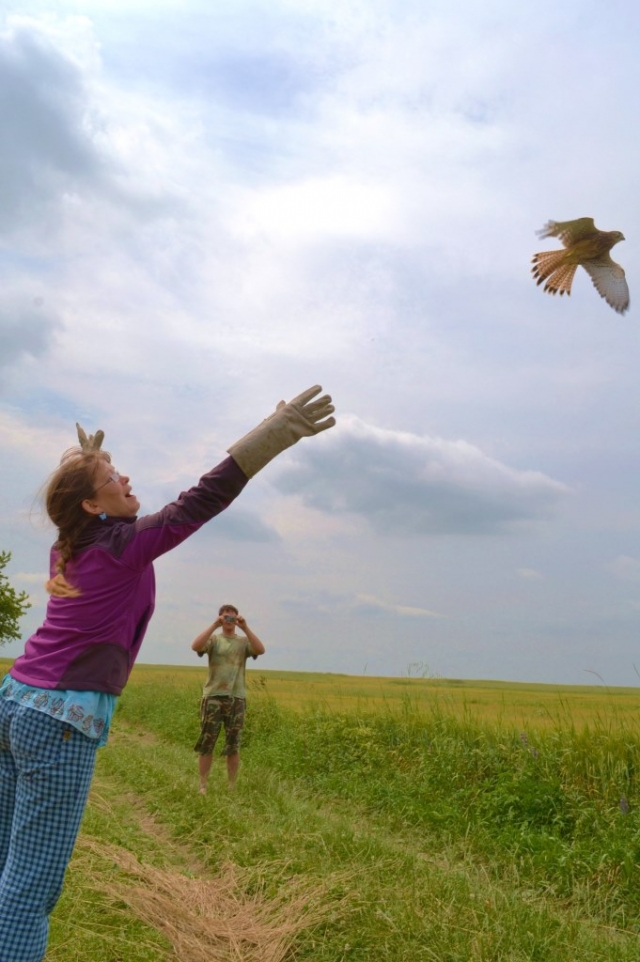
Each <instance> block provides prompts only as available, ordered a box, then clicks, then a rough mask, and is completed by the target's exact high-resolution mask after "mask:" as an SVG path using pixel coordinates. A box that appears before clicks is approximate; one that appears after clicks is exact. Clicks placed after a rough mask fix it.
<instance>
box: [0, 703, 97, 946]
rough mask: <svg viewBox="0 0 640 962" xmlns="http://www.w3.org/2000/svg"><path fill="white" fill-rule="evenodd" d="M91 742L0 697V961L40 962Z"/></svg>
mask: <svg viewBox="0 0 640 962" xmlns="http://www.w3.org/2000/svg"><path fill="white" fill-rule="evenodd" d="M96 749H97V741H96V740H95V739H91V738H87V737H86V735H83V734H82V733H81V732H79V731H78V730H77V729H75V728H72V727H71V726H70V725H67V724H66V723H65V722H61V721H60V720H59V719H57V718H52V717H51V716H50V715H45V714H44V713H43V712H39V711H36V710H35V709H33V708H27V707H25V706H23V705H20V704H18V703H17V702H12V701H8V700H7V699H6V698H2V697H0V962H41V960H42V958H43V957H44V953H45V951H46V947H47V939H48V935H49V914H50V913H51V911H52V910H53V907H54V905H55V904H56V902H57V901H58V898H59V897H60V892H61V891H62V883H63V880H64V874H65V871H66V868H67V864H68V862H69V859H70V858H71V854H72V852H73V846H74V844H75V841H76V837H77V834H78V831H79V829H80V822H81V820H82V814H83V812H84V808H85V805H86V801H87V796H88V794H89V787H90V785H91V778H92V775H93V769H94V765H95V757H96Z"/></svg>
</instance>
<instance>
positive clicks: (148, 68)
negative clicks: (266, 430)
mask: <svg viewBox="0 0 640 962" xmlns="http://www.w3.org/2000/svg"><path fill="white" fill-rule="evenodd" d="M639 39H640V6H639V5H637V4H635V3H633V2H631V0H611V2H610V3H608V4H602V3H599V2H593V0H565V2H564V3H562V4H558V3H557V2H555V0H539V2H536V3H533V2H529V0H524V2H522V3H519V4H514V3H513V2H512V0H485V2H484V3H482V4H479V3H477V2H475V0H460V2H455V0H446V2H445V0H442V2H440V0H433V2H430V0H340V2H338V0H322V2H321V0H203V2H200V0H182V2H179V0H153V2H147V0H126V2H124V0H102V2H100V0H98V2H92V0H86V2H82V0H76V2H72V0H62V2H53V0H52V2H45V0H33V2H30V3H29V4H28V5H27V4H20V3H11V2H3V0H0V132H1V133H0V137H1V139H2V149H1V150H0V281H1V283H0V464H1V465H2V468H1V475H0V490H1V499H0V549H4V550H9V551H11V553H12V559H11V562H10V564H9V566H8V567H7V569H6V571H5V573H6V574H7V575H8V577H9V579H10V581H11V583H12V585H13V586H14V587H15V588H16V589H19V590H25V591H27V592H28V593H29V596H30V599H31V603H32V607H31V609H30V610H29V611H28V613H27V614H26V615H25V617H24V618H23V619H22V621H21V630H22V631H23V635H24V638H26V637H28V635H29V634H30V633H31V632H32V631H34V630H35V629H36V627H37V626H38V624H40V622H41V621H42V619H43V617H44V612H45V606H46V593H45V591H44V581H45V578H46V577H47V566H48V554H49V546H50V544H51V543H52V541H53V540H55V530H54V529H52V527H51V526H50V524H48V523H47V521H46V519H45V518H44V516H43V510H42V507H41V501H40V500H39V497H40V494H41V491H42V485H43V483H45V482H46V479H47V477H48V475H49V474H50V472H51V471H52V470H53V469H54V468H55V467H56V465H57V463H58V461H59V458H60V455H61V454H62V452H63V451H64V450H65V449H67V448H68V447H70V446H71V445H73V444H74V442H75V440H76V435H75V422H76V421H79V422H80V423H81V424H82V425H83V426H84V428H85V430H86V431H87V432H88V433H93V432H95V431H96V430H97V429H98V428H101V429H103V430H104V431H105V435H106V440H105V444H104V446H105V448H107V449H108V450H109V451H110V452H111V454H112V457H113V462H114V464H115V466H116V467H117V469H118V470H119V471H120V472H121V473H126V474H128V475H130V477H131V479H132V484H133V490H134V492H135V493H136V495H137V496H138V497H139V498H140V500H141V503H142V513H146V512H151V511H155V510H157V509H158V508H160V507H161V506H162V505H163V504H165V503H167V502H169V501H171V500H173V499H174V498H175V497H177V495H178V494H179V493H180V492H181V491H183V490H185V489H187V488H188V487H190V486H191V485H192V484H194V483H196V481H197V479H198V478H199V477H200V475H201V474H202V473H204V472H205V471H206V470H208V469H209V468H211V467H213V466H214V465H215V464H217V463H218V462H219V461H221V460H222V459H223V458H224V457H225V456H226V449H227V447H229V446H230V445H231V444H232V443H233V442H234V441H236V440H237V439H238V438H239V437H241V436H242V435H243V434H245V433H246V432H247V431H249V430H250V429H251V428H252V427H254V426H255V425H256V424H257V423H258V422H259V421H261V420H262V419H263V418H264V417H266V416H267V415H268V414H270V413H271V411H272V410H273V409H274V407H275V404H276V403H277V402H278V401H279V400H281V399H285V400H288V399H290V398H292V397H294V396H295V395H297V394H298V393H300V392H301V391H302V390H304V389H305V388H307V387H309V386H310V385H313V384H320V385H322V387H323V388H324V390H325V391H327V392H329V393H330V394H331V395H332V397H333V399H334V403H335V406H336V417H337V425H336V427H335V428H333V429H331V430H330V431H327V432H324V433H323V434H321V435H319V436H318V437H316V438H311V439H305V440H303V441H301V442H300V443H299V444H298V445H297V446H296V447H294V448H292V449H290V450H289V451H288V452H286V453H285V454H283V455H281V456H280V457H279V458H278V459H277V460H276V461H273V462H272V463H271V464H270V465H268V466H267V467H266V468H265V469H264V470H263V471H262V472H261V473H259V474H258V475H257V476H256V477H255V478H254V479H253V480H251V482H250V483H249V484H248V486H247V488H246V489H245V491H244V492H243V493H242V494H241V496H240V497H239V498H238V500H237V501H236V502H235V503H234V504H232V505H231V506H230V507H229V508H228V509H227V511H226V512H224V513H223V514H222V515H220V516H219V517H217V518H214V519H213V520H212V521H211V522H210V523H209V524H208V525H206V526H205V527H204V528H203V529H202V530H201V531H199V532H198V533H197V534H196V535H194V536H193V537H192V538H191V539H189V540H188V541H187V542H186V543H185V544H183V545H182V546H180V547H179V548H177V549H176V550H174V551H173V552H171V553H170V554H169V555H167V556H165V557H163V558H161V559H160V560H159V561H158V562H157V563H156V574H157V582H158V599H157V607H156V613H155V616H154V619H153V621H152V624H151V627H150V629H149V632H148V634H147V638H146V640H145V642H144V645H143V648H142V652H141V655H140V659H141V661H143V662H146V663H159V664H176V665H188V664H193V663H194V656H193V653H192V652H191V651H190V645H191V642H192V640H193V639H194V638H195V636H196V635H197V634H199V633H200V632H201V631H202V630H203V629H204V628H205V627H206V626H207V625H208V624H210V623H211V622H212V621H213V620H214V618H215V617H216V613H217V609H218V607H219V605H220V604H222V603H223V602H231V603H234V604H236V605H237V606H238V607H239V608H240V610H241V612H242V613H243V614H244V616H245V617H246V619H247V623H248V624H249V625H250V627H251V628H252V629H253V630H254V631H255V632H256V633H257V634H258V635H259V637H260V638H261V639H262V640H263V642H264V644H265V646H266V648H267V653H266V655H265V656H264V658H262V659H261V661H260V663H259V665H260V667H261V668H265V669H269V668H272V669H286V670H295V671H300V670H304V671H321V672H336V673H347V674H356V675H362V674H367V675H374V676H377V675H383V676H412V675H424V676H430V677H437V678H465V679H501V680H506V681H523V682H529V681H530V682H544V683H557V684H563V685H582V684H599V685H600V684H602V685H606V686H618V685H625V686H626V685H630V686H637V685H640V674H639V672H640V644H639V642H640V631H639V628H640V484H639V482H640V452H639V449H638V435H639V428H640V378H639V377H638V368H639V359H640V336H639V333H638V332H639V320H638V318H639V316H640V315H638V308H637V306H636V305H637V303H638V302H637V301H635V299H634V298H635V292H636V291H638V290H640V196H639V192H638V190H637V189H636V188H637V179H638V170H639V169H640V134H639V133H638V123H637V99H638V88H639V86H640V62H639V61H638V56H637V50H638V42H639ZM584 216H590V217H593V218H594V220H595V223H596V225H597V226H598V227H599V228H601V229H603V230H621V231H622V232H623V233H624V235H625V238H626V240H625V242H624V243H621V244H620V245H619V246H617V247H616V248H615V249H614V251H613V256H614V259H616V260H618V261H619V262H620V263H621V264H622V266H623V267H624V268H625V271H626V274H627V279H628V281H629V286H630V290H631V308H630V310H629V312H628V313H627V314H625V315H624V316H621V315H619V314H616V313H615V312H614V311H613V310H612V309H611V308H610V307H609V306H608V305H607V304H606V303H605V301H604V300H602V299H601V298H600V297H599V295H598V294H597V292H596V291H595V289H594V288H593V286H592V284H591V281H590V279H589V277H588V275H587V274H586V273H585V272H584V271H583V270H582V269H579V271H578V274H577V275H576V279H575V282H574V287H573V292H572V295H571V297H570V298H566V297H564V298H559V297H558V298H553V297H551V296H549V295H548V294H545V293H544V292H543V291H542V288H540V287H537V286H536V284H535V282H534V281H533V279H532V277H531V273H530V268H531V263H530V262H531V256H532V255H533V253H534V252H536V251H537V250H549V249H553V247H554V246H556V247H557V246H559V245H558V243H557V242H556V241H554V240H540V239H539V238H538V237H537V236H536V231H537V230H540V229H541V228H542V227H543V225H544V224H545V223H546V222H547V221H548V220H549V219H554V220H568V219H572V218H575V217H584ZM22 647H23V641H19V642H14V643H11V644H7V645H5V646H4V647H3V648H2V649H1V651H2V654H3V655H4V656H7V657H14V656H17V655H18V654H20V652H21V651H22Z"/></svg>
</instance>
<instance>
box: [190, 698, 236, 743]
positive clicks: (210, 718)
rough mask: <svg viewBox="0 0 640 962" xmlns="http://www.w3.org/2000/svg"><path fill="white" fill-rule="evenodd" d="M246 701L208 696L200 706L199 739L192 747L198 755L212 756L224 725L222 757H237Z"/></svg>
mask: <svg viewBox="0 0 640 962" xmlns="http://www.w3.org/2000/svg"><path fill="white" fill-rule="evenodd" d="M245 707H246V701H245V699H244V698H233V697H229V696H227V697H222V698H221V697H219V696H218V695H209V696H208V697H207V698H203V699H202V702H201V704H200V724H201V725H202V729H201V732H200V738H199V739H198V741H197V742H196V743H195V745H194V751H196V752H198V754H199V755H213V750H214V748H215V747H216V742H217V741H218V735H219V734H220V729H221V728H222V726H223V725H224V733H225V743H224V748H223V749H222V754H223V755H237V754H238V752H239V751H240V733H241V732H242V729H243V727H244V713H245Z"/></svg>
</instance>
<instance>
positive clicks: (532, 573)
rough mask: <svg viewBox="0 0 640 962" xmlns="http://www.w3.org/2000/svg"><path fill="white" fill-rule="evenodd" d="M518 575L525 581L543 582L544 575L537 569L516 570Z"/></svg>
mask: <svg viewBox="0 0 640 962" xmlns="http://www.w3.org/2000/svg"><path fill="white" fill-rule="evenodd" d="M516 574H517V575H518V577H519V578H522V579H523V581H543V580H544V575H543V574H542V572H541V571H538V570H537V569H536V568H516Z"/></svg>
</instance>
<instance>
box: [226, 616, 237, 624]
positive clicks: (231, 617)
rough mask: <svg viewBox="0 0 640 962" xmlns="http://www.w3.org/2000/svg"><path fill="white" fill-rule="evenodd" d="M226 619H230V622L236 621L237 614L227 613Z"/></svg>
mask: <svg viewBox="0 0 640 962" xmlns="http://www.w3.org/2000/svg"><path fill="white" fill-rule="evenodd" d="M224 620H225V621H228V622H229V623H233V622H235V620H236V619H235V615H225V616H224Z"/></svg>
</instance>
